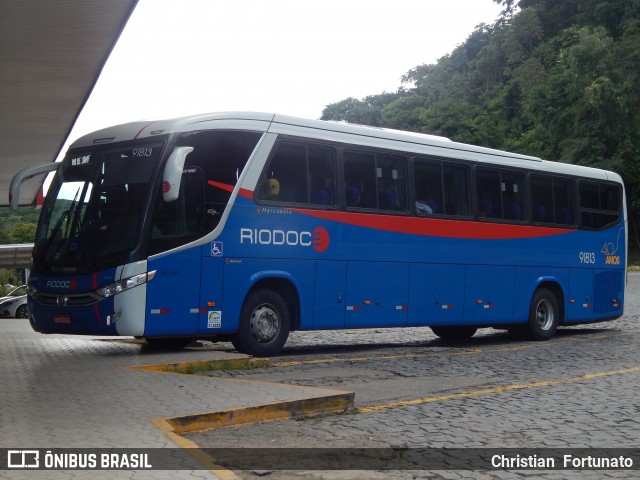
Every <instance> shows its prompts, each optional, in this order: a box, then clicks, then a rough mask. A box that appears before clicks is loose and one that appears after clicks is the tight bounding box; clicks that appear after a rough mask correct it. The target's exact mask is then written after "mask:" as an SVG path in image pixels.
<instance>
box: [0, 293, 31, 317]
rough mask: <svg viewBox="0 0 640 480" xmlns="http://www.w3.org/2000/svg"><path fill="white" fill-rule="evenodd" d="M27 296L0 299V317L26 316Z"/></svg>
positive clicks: (27, 313) (27, 312)
mask: <svg viewBox="0 0 640 480" xmlns="http://www.w3.org/2000/svg"><path fill="white" fill-rule="evenodd" d="M28 316H29V310H28V309H27V296H26V295H20V296H18V297H9V298H7V299H5V300H2V301H0V317H10V318H27V317H28Z"/></svg>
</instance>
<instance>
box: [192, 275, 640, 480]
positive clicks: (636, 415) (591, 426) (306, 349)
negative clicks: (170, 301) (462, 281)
mask: <svg viewBox="0 0 640 480" xmlns="http://www.w3.org/2000/svg"><path fill="white" fill-rule="evenodd" d="M629 279H630V283H629V285H628V289H627V296H626V305H625V312H626V313H625V315H624V316H623V317H622V318H621V319H618V320H616V321H613V322H605V323H601V324H595V325H588V326H581V327H574V328H567V329H562V330H561V331H560V332H559V334H558V336H557V337H556V338H554V339H552V340H550V341H548V342H519V341H512V340H510V339H508V338H507V337H506V335H505V334H504V333H500V332H496V331H494V330H489V329H486V330H481V331H480V332H479V333H478V334H476V336H475V337H474V338H473V339H472V340H471V341H470V342H468V343H464V344H448V343H446V342H443V341H441V340H438V339H435V337H434V336H433V335H432V334H430V333H429V331H428V329H413V328H412V329H397V330H383V329H379V330H378V329H375V330H362V331H341V332H340V331H338V332H308V333H300V332H296V333H294V334H292V336H291V338H290V340H289V342H288V343H287V346H286V348H285V351H284V352H283V355H282V356H280V357H278V358H275V359H272V360H273V363H274V366H273V367H271V368H268V369H265V370H254V371H242V372H226V373H220V372H218V373H215V374H212V375H215V376H220V375H223V376H227V377H234V378H242V379H245V380H249V379H251V380H259V381H276V382H284V383H291V384H296V385H310V386H312V385H315V386H324V387H332V388H339V389H344V390H350V391H355V392H356V406H357V407H358V409H357V410H356V411H355V412H354V413H352V414H346V415H331V416H323V417H321V418H314V419H307V420H302V421H273V422H264V423H260V424H255V425H248V426H241V427H226V428H222V429H219V430H216V431H209V432H202V433H195V434H190V435H188V436H187V437H188V438H189V439H190V440H191V441H193V442H195V443H197V444H198V445H200V446H202V447H215V448H221V447H244V448H247V447H256V448H258V447H262V448H264V447H280V448H283V449H284V450H280V451H275V453H274V455H280V454H282V452H284V451H286V449H287V448H293V447H309V448H327V447H344V448H354V447H389V446H391V447H416V448H425V447H430V448H515V449H535V448H552V449H556V448H636V449H637V448H638V447H639V446H640V400H639V399H638V392H640V355H639V352H640V324H639V320H640V275H638V274H632V275H630V276H629ZM525 451H526V450H523V452H525ZM248 454H251V453H250V451H248ZM239 475H240V476H242V477H243V478H246V479H253V478H259V477H261V478H269V479H274V480H275V479H278V480H282V479H289V478H308V479H310V480H314V479H317V478H326V479H354V478H357V479H360V478H363V479H364V478H398V479H405V478H406V479H413V478H437V479H441V478H445V479H448V478H453V479H459V478H473V479H494V478H496V479H512V478H518V479H519V478H543V479H550V480H551V479H561V478H594V479H595V478H640V470H635V471H631V472H630V471H620V470H618V471H616V470H609V471H605V470H599V471H598V470H561V471H542V470H537V471H532V470H529V471H526V470H517V471H516V470H511V471H506V470H495V471H465V470H447V471H444V470H439V471H424V470H421V471H417V470H411V471H378V472H375V471H355V470H354V471H352V470H347V471H341V470H331V471H244V472H239Z"/></svg>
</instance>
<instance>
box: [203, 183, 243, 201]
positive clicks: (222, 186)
mask: <svg viewBox="0 0 640 480" xmlns="http://www.w3.org/2000/svg"><path fill="white" fill-rule="evenodd" d="M207 183H208V184H209V185H211V186H212V187H216V188H219V189H221V190H226V191H227V192H229V193H231V192H233V189H234V188H235V187H234V186H233V185H227V184H226V183H220V182H216V181H214V180H207ZM238 195H240V196H241V197H244V198H248V199H249V200H253V192H252V191H251V190H247V189H246V188H241V189H240V191H239V192H238Z"/></svg>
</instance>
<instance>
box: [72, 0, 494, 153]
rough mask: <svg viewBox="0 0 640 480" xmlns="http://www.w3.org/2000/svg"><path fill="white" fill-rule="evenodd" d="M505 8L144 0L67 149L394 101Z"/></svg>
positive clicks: (441, 2)
mask: <svg viewBox="0 0 640 480" xmlns="http://www.w3.org/2000/svg"><path fill="white" fill-rule="evenodd" d="M500 10H501V7H500V6H499V5H498V4H496V3H495V2H494V1H493V0H394V1H390V0H322V1H308V0H233V1H230V0H139V3H138V5H137V7H136V9H135V11H134V12H133V14H132V16H131V18H130V19H129V22H128V23H127V26H126V27H125V29H124V31H123V33H122V35H121V36H120V39H119V40H118V42H117V44H116V46H115V48H114V49H113V51H112V53H111V55H110V57H109V59H108V61H107V63H106V64H105V67H104V69H103V71H102V73H101V75H100V78H99V79H98V82H97V83H96V85H95V88H94V90H93V92H92V93H91V96H90V97H89V100H88V101H87V103H86V104H85V107H84V109H83V110H82V112H81V114H80V116H79V118H78V121H77V122H76V125H75V127H74V129H73V131H72V132H71V135H70V136H69V141H73V140H75V139H76V138H78V137H80V136H82V135H84V134H86V133H89V132H91V131H94V130H97V129H100V128H103V127H107V126H110V125H115V124H118V123H124V122H128V121H136V120H146V119H154V118H169V117H175V116H182V115H188V114H197V113H207V112H222V111H238V110H247V111H261V112H274V113H282V114H286V115H293V116H299V117H304V118H312V119H315V118H320V116H321V114H322V110H323V109H324V108H325V107H326V106H327V105H328V104H330V103H335V102H338V101H340V100H344V99H346V98H348V97H355V98H363V97H366V96H367V95H375V94H379V93H382V92H385V91H386V92H395V91H396V90H397V89H398V87H400V86H401V80H400V77H402V75H404V74H405V73H406V72H407V71H408V70H410V69H412V68H414V67H416V66H418V65H421V64H430V63H435V62H436V61H437V60H438V59H439V58H440V57H442V56H444V55H446V54H448V53H451V52H452V51H453V49H454V48H455V47H456V46H457V45H459V44H461V43H463V42H464V41H465V40H466V39H467V37H468V36H469V35H470V34H471V32H472V31H473V30H474V28H475V27H476V26H477V25H479V24H481V23H492V22H493V21H495V19H496V18H497V17H498V14H499V12H500ZM66 148H67V147H66V146H65V147H64V148H63V151H65V150H66Z"/></svg>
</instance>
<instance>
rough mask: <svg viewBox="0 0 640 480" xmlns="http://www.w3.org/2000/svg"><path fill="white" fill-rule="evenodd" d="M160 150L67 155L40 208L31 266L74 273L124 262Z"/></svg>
mask: <svg viewBox="0 0 640 480" xmlns="http://www.w3.org/2000/svg"><path fill="white" fill-rule="evenodd" d="M162 149H163V145H162V144H146V145H145V144H140V143H137V144H136V145H130V146H124V147H123V146H121V147H119V148H110V149H95V150H90V149H89V150H83V151H76V152H73V153H70V154H68V155H67V157H66V158H65V160H64V161H63V162H62V165H61V166H60V168H59V170H58V173H57V174H56V176H55V178H54V180H53V182H52V184H51V186H50V188H49V192H48V194H47V198H46V200H45V203H44V206H43V211H42V214H41V217H40V224H39V226H38V232H37V234H36V241H35V245H34V261H35V263H36V264H34V267H35V268H37V269H38V270H39V271H42V272H50V273H72V274H79V273H87V272H91V271H96V270H100V269H104V268H108V267H111V266H114V265H118V264H123V263H126V260H127V258H128V257H129V254H130V253H131V252H132V251H133V250H134V249H135V247H136V245H137V243H138V236H139V234H140V227H141V223H142V218H143V210H144V207H145V205H146V203H147V200H148V199H147V196H148V194H149V191H150V182H151V179H152V175H153V172H154V168H155V166H156V164H157V162H158V160H159V159H160V156H161V152H162Z"/></svg>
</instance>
